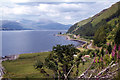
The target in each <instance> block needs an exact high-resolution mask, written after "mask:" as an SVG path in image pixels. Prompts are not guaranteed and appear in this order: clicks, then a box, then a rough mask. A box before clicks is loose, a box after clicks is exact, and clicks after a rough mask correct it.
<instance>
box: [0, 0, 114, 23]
mask: <svg viewBox="0 0 120 80" xmlns="http://www.w3.org/2000/svg"><path fill="white" fill-rule="evenodd" d="M43 1H44V2H45V3H38V2H43ZM50 1H52V2H50ZM59 1H60V0H49V1H48V0H5V1H2V3H3V4H4V6H2V9H3V12H4V14H3V16H4V17H3V19H16V20H18V19H31V20H40V19H43V18H45V19H50V20H53V21H56V22H59V23H63V24H74V23H75V22H78V21H81V20H83V19H86V18H88V17H91V16H93V15H95V14H96V13H98V12H100V11H101V10H103V9H105V8H108V7H110V6H111V5H112V4H113V2H110V1H112V0H109V1H107V0H104V1H103V0H102V1H100V2H98V1H97V0H84V3H81V2H82V1H83V0H61V2H62V3H61V2H59ZM80 1H81V2H80ZM85 1H87V2H85ZM90 1H91V2H92V1H94V2H92V3H91V2H90ZM105 1H107V2H105ZM28 2H31V3H28ZM47 2H50V3H51V4H49V3H47ZM55 2H58V3H55ZM69 2H71V3H69ZM75 2H77V3H75ZM78 2H79V3H78ZM18 3H23V4H22V5H21V4H18ZM24 3H26V4H27V5H26V4H24ZM36 3H37V4H36ZM114 3H115V2H114ZM32 4H35V5H32ZM0 11H1V10H0Z"/></svg>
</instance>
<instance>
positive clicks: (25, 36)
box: [2, 30, 80, 56]
mask: <svg viewBox="0 0 120 80" xmlns="http://www.w3.org/2000/svg"><path fill="white" fill-rule="evenodd" d="M58 32H60V31H53V30H51V31H47V30H46V31H45V30H44V31H3V32H2V56H5V55H13V54H22V53H36V52H44V51H51V50H52V47H53V46H55V45H57V44H61V45H66V44H74V45H75V46H77V45H80V43H78V42H75V41H69V40H66V38H65V37H63V36H62V37H61V36H59V37H58V36H54V34H57V33H58ZM61 32H62V33H65V31H61Z"/></svg>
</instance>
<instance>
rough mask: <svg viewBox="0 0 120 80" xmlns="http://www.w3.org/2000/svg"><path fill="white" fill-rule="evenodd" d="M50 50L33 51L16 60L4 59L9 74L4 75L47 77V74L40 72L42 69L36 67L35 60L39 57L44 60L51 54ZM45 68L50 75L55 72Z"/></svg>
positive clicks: (13, 76)
mask: <svg viewBox="0 0 120 80" xmlns="http://www.w3.org/2000/svg"><path fill="white" fill-rule="evenodd" d="M49 53H50V52H41V53H32V54H21V55H20V57H19V59H17V60H14V61H4V62H2V65H3V66H4V68H5V70H6V72H7V74H5V75H4V77H5V78H9V77H10V78H25V77H28V78H46V77H47V76H46V75H45V74H42V73H40V71H38V70H36V69H35V68H34V66H33V65H34V64H35V62H36V61H37V60H38V59H39V60H40V61H42V62H44V59H45V57H47V56H48V55H49ZM44 70H45V71H46V72H47V73H48V74H49V75H50V76H48V77H51V76H52V75H53V72H52V71H51V70H49V69H47V68H45V67H44Z"/></svg>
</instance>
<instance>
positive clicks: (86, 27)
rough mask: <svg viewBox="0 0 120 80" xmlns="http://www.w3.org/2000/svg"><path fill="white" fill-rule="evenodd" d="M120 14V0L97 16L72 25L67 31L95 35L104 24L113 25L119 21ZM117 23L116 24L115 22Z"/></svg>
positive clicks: (81, 34) (82, 34)
mask: <svg viewBox="0 0 120 80" xmlns="http://www.w3.org/2000/svg"><path fill="white" fill-rule="evenodd" d="M119 16H120V2H117V3H116V4H114V5H112V6H111V7H110V8H108V9H105V10H103V11H101V12H100V13H98V14H96V15H95V16H93V17H91V18H88V19H86V20H83V21H80V22H78V23H76V24H74V25H73V26H71V27H70V28H69V30H68V32H67V33H71V34H76V35H80V36H88V37H90V36H91V37H93V36H94V35H95V32H96V31H97V30H98V29H99V28H100V27H101V26H103V25H106V24H109V25H111V26H112V27H113V26H115V25H116V24H117V23H118V18H119ZM113 23H115V25H114V24H113Z"/></svg>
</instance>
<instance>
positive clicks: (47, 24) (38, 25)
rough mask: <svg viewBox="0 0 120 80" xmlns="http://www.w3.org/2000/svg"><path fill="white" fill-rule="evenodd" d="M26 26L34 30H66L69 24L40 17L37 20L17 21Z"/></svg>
mask: <svg viewBox="0 0 120 80" xmlns="http://www.w3.org/2000/svg"><path fill="white" fill-rule="evenodd" d="M19 22H20V23H21V24H22V25H24V26H25V27H26V28H31V29H34V30H53V29H54V30H68V29H69V27H70V26H71V25H64V24H60V23H57V22H54V21H51V20H47V19H41V20H38V21H32V20H24V19H23V20H20V21H19Z"/></svg>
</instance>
